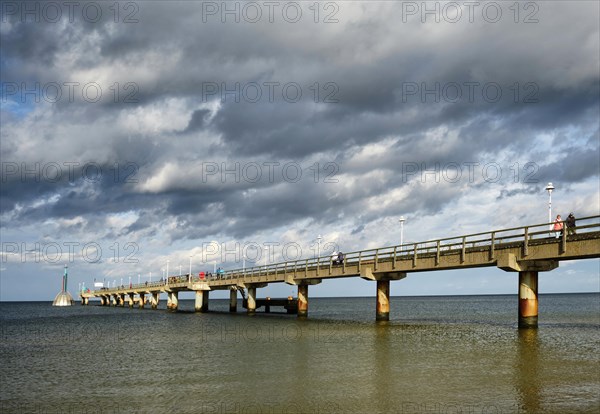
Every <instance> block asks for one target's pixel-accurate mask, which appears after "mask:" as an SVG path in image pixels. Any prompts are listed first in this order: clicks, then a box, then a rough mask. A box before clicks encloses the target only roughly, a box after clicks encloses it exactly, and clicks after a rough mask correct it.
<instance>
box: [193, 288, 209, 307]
mask: <svg viewBox="0 0 600 414" xmlns="http://www.w3.org/2000/svg"><path fill="white" fill-rule="evenodd" d="M208 292H209V291H208V290H197V291H196V303H195V304H194V310H195V311H196V312H207V311H208Z"/></svg>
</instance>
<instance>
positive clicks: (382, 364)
mask: <svg viewBox="0 0 600 414" xmlns="http://www.w3.org/2000/svg"><path fill="white" fill-rule="evenodd" d="M388 325H389V322H387V321H380V322H377V323H376V325H375V334H374V335H373V344H372V347H373V349H374V350H375V352H374V357H375V362H374V364H373V368H374V369H373V374H372V378H373V379H372V382H373V384H374V386H375V390H374V391H375V392H374V393H373V397H372V399H371V400H372V401H373V402H374V404H373V405H374V406H375V407H377V408H378V410H377V412H380V413H389V412H392V411H393V408H394V407H393V406H392V400H391V399H390V394H391V393H393V392H394V387H393V384H392V381H393V376H392V370H391V366H392V363H391V361H390V359H391V357H392V356H391V355H390V354H391V352H392V348H391V345H390V340H391V339H390V326H388ZM396 357H401V355H396Z"/></svg>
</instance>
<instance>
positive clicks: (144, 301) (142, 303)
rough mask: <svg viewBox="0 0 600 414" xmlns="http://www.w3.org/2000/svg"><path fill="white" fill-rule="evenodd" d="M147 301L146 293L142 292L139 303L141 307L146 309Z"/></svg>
mask: <svg viewBox="0 0 600 414" xmlns="http://www.w3.org/2000/svg"><path fill="white" fill-rule="evenodd" d="M145 303H146V295H144V294H143V293H140V302H139V303H138V306H139V308H140V309H144V304H145Z"/></svg>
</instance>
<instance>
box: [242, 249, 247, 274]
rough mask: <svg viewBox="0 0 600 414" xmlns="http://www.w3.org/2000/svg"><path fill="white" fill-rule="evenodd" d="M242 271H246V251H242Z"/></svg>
mask: <svg viewBox="0 0 600 414" xmlns="http://www.w3.org/2000/svg"><path fill="white" fill-rule="evenodd" d="M242 271H244V272H246V253H242Z"/></svg>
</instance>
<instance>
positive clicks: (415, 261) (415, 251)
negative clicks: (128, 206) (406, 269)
mask: <svg viewBox="0 0 600 414" xmlns="http://www.w3.org/2000/svg"><path fill="white" fill-rule="evenodd" d="M413 267H417V243H415V245H414V249H413Z"/></svg>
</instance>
